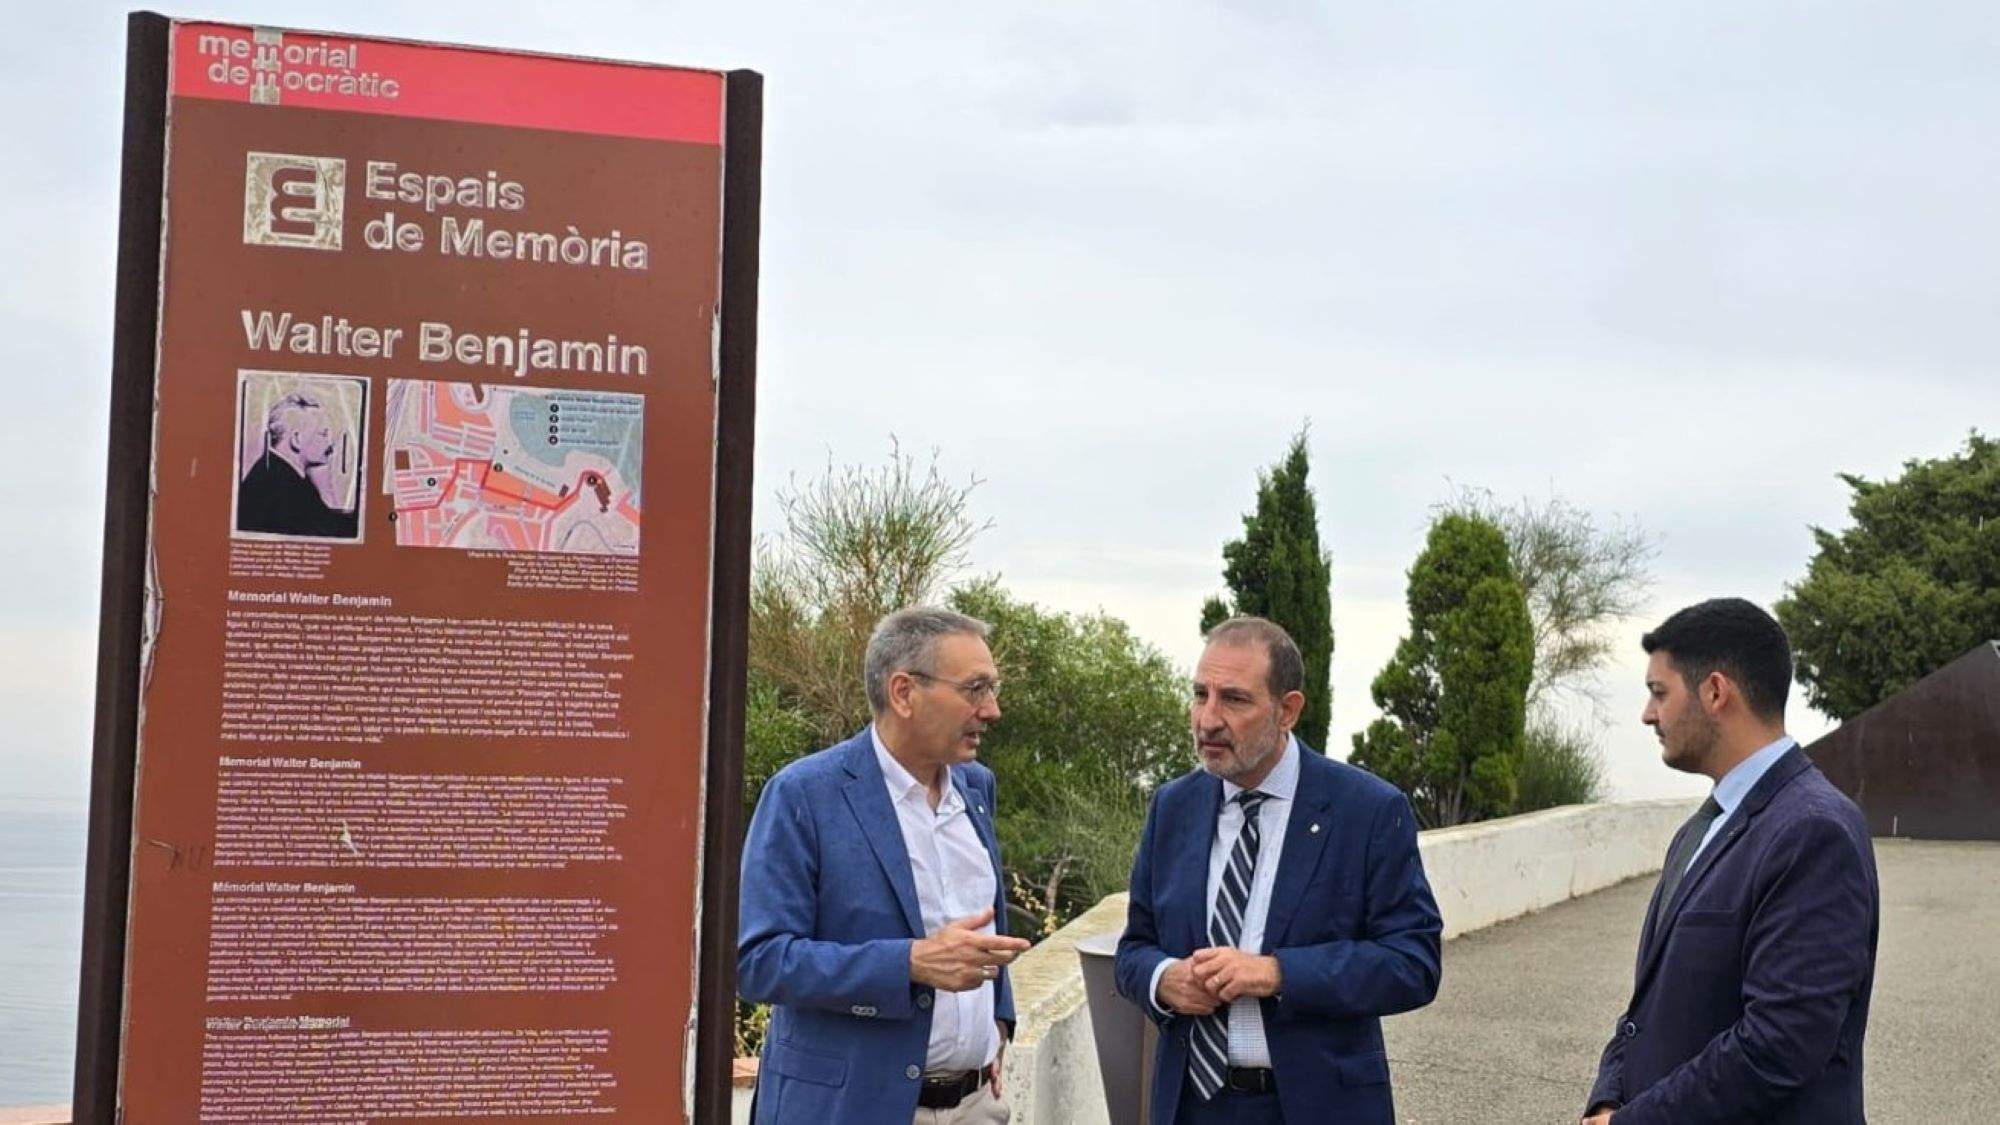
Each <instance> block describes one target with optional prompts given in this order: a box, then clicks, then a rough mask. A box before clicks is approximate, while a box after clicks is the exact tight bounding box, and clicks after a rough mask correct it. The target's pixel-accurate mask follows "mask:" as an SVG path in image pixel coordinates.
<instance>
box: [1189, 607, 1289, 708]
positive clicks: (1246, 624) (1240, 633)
mask: <svg viewBox="0 0 2000 1125" xmlns="http://www.w3.org/2000/svg"><path fill="white" fill-rule="evenodd" d="M1206 639H1207V641H1208V643H1209V644H1212V645H1215V644H1231V645H1250V644H1260V645H1263V646H1264V653H1265V655H1267V656H1269V657H1270V658H1271V671H1270V673H1269V674H1268V675H1266V676H1265V678H1264V680H1265V684H1266V685H1267V686H1268V687H1269V688H1270V689H1271V694H1272V695H1273V696H1274V697H1276V698H1278V699H1283V698H1284V697H1285V696H1286V694H1287V693H1290V692H1294V691H1304V690H1305V687H1306V662H1305V658H1304V657H1302V656H1300V655H1299V646H1298V644H1297V643H1296V642H1294V641H1293V640H1292V635H1291V634H1290V633H1287V632H1285V627H1284V626H1282V625H1280V624H1278V623H1277V622H1275V621H1267V620H1265V619H1264V618H1262V617H1247V616H1246V617H1232V618H1230V619H1229V620H1227V621H1222V622H1218V623H1216V624H1215V625H1214V626H1213V627H1212V628H1210V629H1209V631H1208V635H1207V638H1206Z"/></svg>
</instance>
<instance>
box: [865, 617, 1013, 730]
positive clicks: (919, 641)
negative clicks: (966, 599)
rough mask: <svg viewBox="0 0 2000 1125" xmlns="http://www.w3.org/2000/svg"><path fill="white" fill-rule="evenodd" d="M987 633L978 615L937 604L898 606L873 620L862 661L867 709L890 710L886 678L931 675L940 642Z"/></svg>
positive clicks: (982, 635)
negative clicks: (950, 638) (876, 620)
mask: <svg viewBox="0 0 2000 1125" xmlns="http://www.w3.org/2000/svg"><path fill="white" fill-rule="evenodd" d="M986 632H987V626H986V622H984V621H981V620H980V619H978V618H977V617H967V616H966V615H965V614H963V613H955V612H953V611H951V610H948V609H941V608H939V607H937V606H913V607H911V608H909V609H899V610H897V611H896V612H894V613H892V614H890V615H889V616H887V617H884V618H883V619H882V620H881V621H878V622H876V624H875V632H874V633H872V634H870V635H869V637H868V653H867V655H866V656H864V657H863V658H862V662H861V678H862V682H863V683H864V685H865V686H866V687H867V689H868V706H869V709H871V710H873V711H874V712H875V713H876V714H878V715H879V714H881V713H882V712H884V711H887V710H888V709H889V677H891V676H893V675H895V674H896V673H898V672H920V673H923V674H925V675H928V674H930V672H931V670H932V669H933V668H935V667H936V666H937V647H938V642H939V641H941V640H943V639H944V638H946V637H957V636H971V637H979V638H980V639H982V640H983V639H985V637H986Z"/></svg>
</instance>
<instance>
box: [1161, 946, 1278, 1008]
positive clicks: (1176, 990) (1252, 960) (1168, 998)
mask: <svg viewBox="0 0 2000 1125" xmlns="http://www.w3.org/2000/svg"><path fill="white" fill-rule="evenodd" d="M1283 983H1284V974H1283V972H1282V970H1280V969H1279V967H1278V959H1277V958H1276V957H1260V956H1258V955H1257V954H1255V953H1245V952H1244V951H1243V950H1241V949H1228V948H1224V947H1221V946H1210V947H1209V948H1207V949H1197V950H1195V951H1194V952H1193V953H1192V954H1190V955H1189V956H1187V957H1184V958H1182V959H1181V960H1179V961H1176V962H1174V963H1173V964H1171V965H1169V966H1167V971H1166V972H1164V973H1161V974H1160V1002H1161V1003H1162V1004H1164V1005H1165V1006H1166V1007H1168V1008H1171V1009H1172V1010H1174V1011H1176V1012H1179V1013H1181V1014H1182V1015H1188V1016H1205V1015H1208V1014H1209V1013H1210V1012H1213V1011H1215V1010H1216V1009H1217V1008H1219V1007H1222V1006H1223V1005H1226V1004H1228V1003H1230V1002H1232V1001H1234V1000H1236V999H1237V998H1238V997H1242V996H1256V997H1263V996H1276V995H1277V994H1278V989H1279V987H1280V986H1281V985H1282V984H1283Z"/></svg>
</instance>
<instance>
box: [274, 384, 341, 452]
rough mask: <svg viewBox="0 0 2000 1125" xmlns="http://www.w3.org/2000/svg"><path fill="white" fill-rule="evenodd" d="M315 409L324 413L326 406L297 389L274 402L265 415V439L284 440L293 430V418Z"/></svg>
mask: <svg viewBox="0 0 2000 1125" xmlns="http://www.w3.org/2000/svg"><path fill="white" fill-rule="evenodd" d="M313 410H317V411H320V412H321V413H324V412H325V411H326V407H324V406H321V405H320V403H319V400H318V399H316V398H313V397H312V396H310V395H303V394H300V393H298V392H297V391H293V392H292V393H291V394H288V395H286V396H285V397H283V398H281V399H279V400H278V401H276V402H274V403H272V404H271V409H270V410H269V411H267V412H266V413H265V415H264V440H265V441H266V442H273V441H282V440H284V437H285V435H286V434H288V433H290V432H291V431H292V419H293V418H295V417H297V416H298V415H299V414H302V413H305V412H307V411H313Z"/></svg>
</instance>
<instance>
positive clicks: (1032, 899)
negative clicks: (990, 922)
mask: <svg viewBox="0 0 2000 1125" xmlns="http://www.w3.org/2000/svg"><path fill="white" fill-rule="evenodd" d="M950 604H951V606H952V608H953V609H956V610H958V611H959V612H961V613H968V614H971V615H972V616H974V617H977V618H980V619H981V620H983V621H985V622H987V623H988V624H989V625H991V626H992V634H991V637H990V642H991V644H992V647H993V658H994V662H995V663H996V664H998V665H999V667H1000V674H1001V678H1002V679H1003V680H1005V681H1006V692H1005V693H1004V694H1003V695H1002V696H1001V699H1000V707H1001V718H1000V721H999V723H997V724H995V725H994V726H993V727H992V729H990V730H989V731H988V732H987V734H986V737H985V739H984V741H983V744H982V745H981V747H980V751H979V757H980V760H981V761H983V762H985V763H986V764H987V765H988V766H991V767H992V768H993V770H994V772H995V773H997V774H998V775H999V776H1000V779H1001V790H1000V809H999V816H998V820H997V827H998V829H999V833H1000V839H1001V842H1002V844H1003V846H1004V847H1005V848H1006V858H1007V866H1008V868H1009V870H1010V871H1011V872H1013V873H1014V874H1016V875H1018V876H1019V878H1020V886H1019V887H1017V892H1018V891H1022V890H1025V891H1026V892H1027V893H1025V894H1022V893H1017V894H1016V895H1014V896H1013V897H1014V898H1015V904H1016V905H1017V906H1019V907H1020V908H1021V909H1022V910H1023V911H1024V912H1025V913H1028V914H1032V915H1035V916H1037V917H1038V918H1039V919H1041V920H1043V921H1058V922H1059V921H1061V920H1065V919H1067V918H1069V917H1071V916H1073V915H1074V914H1076V913H1078V912H1080V911H1081V910H1083V909H1086V908H1088V907H1090V906H1091V905H1094V904H1095V903H1096V902H1097V901H1098V900H1099V899H1101V898H1103V897H1104V896H1105V895H1107V894H1111V893H1112V892H1114V891H1117V890H1120V889H1122V888H1123V887H1124V886H1125V883H1126V879H1127V877H1128V876H1129V874H1130V871H1131V864H1132V851H1133V848H1134V847H1135V846H1136V845H1137V843H1138V839H1139V830H1140V828H1141V827H1142V826H1143V825H1144V822H1145V817H1146V798H1147V796H1148V795H1149V794H1150V793H1151V792H1152V790H1153V788H1154V787H1155V786H1156V785H1158V784H1159V783H1160V782H1161V781H1164V780H1166V779H1167V778H1170V777H1172V776H1174V775H1175V774H1178V773H1180V772H1182V771H1183V770H1185V769H1186V768H1187V765H1188V760H1189V759H1188V753H1189V751H1188V739H1189V736H1188V719H1187V686H1186V681H1185V679H1184V677H1183V676H1182V675H1181V673H1180V672H1179V671H1178V670H1177V669H1175V668H1174V666H1173V665H1172V663H1170V662H1169V661H1168V660H1167V658H1166V657H1165V656H1163V655H1161V654H1160V652H1159V651H1158V650H1156V649H1154V648H1153V647H1152V646H1151V645H1148V644H1146V643H1145V642H1144V641H1141V640H1139V639H1138V638H1137V637H1135V636H1133V635H1132V631H1131V630H1130V629H1129V628H1128V627H1127V626H1126V625H1125V623H1124V622H1123V621H1120V620H1118V619H1117V618H1115V617H1110V616H1106V615H1104V614H1070V613H1060V612H1055V611H1052V610H1047V609H1044V608H1042V607H1040V606H1037V605H1034V604H1033V603H1031V602H1026V601H1022V600H1019V599H1017V598H1015V597H1013V596H1012V595H1010V594H1008V593H1007V592H1006V591H1005V590H1004V589H1002V588H1001V586H1000V584H999V582H998V581H997V580H993V579H986V580H983V581H979V582H974V583H971V584H969V585H966V586H964V587H961V588H960V589H958V590H956V591H954V592H953V593H952V595H951V599H950Z"/></svg>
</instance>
